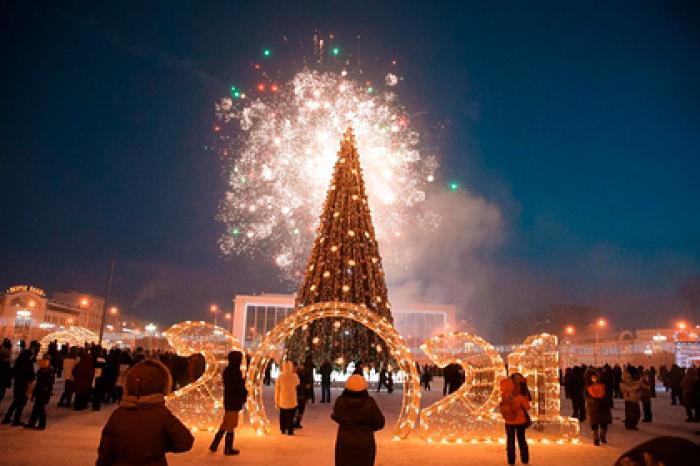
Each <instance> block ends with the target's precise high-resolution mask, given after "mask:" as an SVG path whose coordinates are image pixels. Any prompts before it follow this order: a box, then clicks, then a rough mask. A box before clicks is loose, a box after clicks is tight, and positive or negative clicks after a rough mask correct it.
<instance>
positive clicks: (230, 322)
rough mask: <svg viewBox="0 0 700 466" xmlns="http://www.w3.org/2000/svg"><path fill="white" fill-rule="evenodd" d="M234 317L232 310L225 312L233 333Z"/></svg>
mask: <svg viewBox="0 0 700 466" xmlns="http://www.w3.org/2000/svg"><path fill="white" fill-rule="evenodd" d="M232 317H233V316H232V315H231V313H230V312H227V313H226V314H224V319H226V320H228V321H229V328H230V332H231V333H233V318H232Z"/></svg>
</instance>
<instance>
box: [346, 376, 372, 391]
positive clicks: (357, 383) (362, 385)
mask: <svg viewBox="0 0 700 466" xmlns="http://www.w3.org/2000/svg"><path fill="white" fill-rule="evenodd" d="M345 388H346V389H348V390H349V391H351V392H361V391H363V390H367V381H366V380H365V378H364V377H362V376H361V375H360V374H353V375H351V376H350V377H348V380H347V382H345Z"/></svg>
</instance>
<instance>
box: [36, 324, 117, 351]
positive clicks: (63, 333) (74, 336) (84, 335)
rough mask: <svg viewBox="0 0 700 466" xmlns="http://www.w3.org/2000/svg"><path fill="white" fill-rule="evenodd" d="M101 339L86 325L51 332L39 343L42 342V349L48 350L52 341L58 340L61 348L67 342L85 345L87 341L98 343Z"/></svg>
mask: <svg viewBox="0 0 700 466" xmlns="http://www.w3.org/2000/svg"><path fill="white" fill-rule="evenodd" d="M99 339H100V338H99V337H98V336H97V334H96V333H95V332H93V331H92V330H88V329H86V328H84V327H68V328H66V329H63V330H56V331H55V332H51V333H49V334H48V335H46V336H44V338H42V339H41V340H40V341H39V343H40V344H41V351H42V352H46V351H47V350H48V349H49V344H50V343H51V342H52V341H56V342H57V343H58V345H59V348H60V347H61V346H63V345H66V344H67V345H69V346H85V344H86V343H89V344H91V345H96V344H97V342H98V341H99ZM103 343H104V342H103ZM103 346H104V344H103Z"/></svg>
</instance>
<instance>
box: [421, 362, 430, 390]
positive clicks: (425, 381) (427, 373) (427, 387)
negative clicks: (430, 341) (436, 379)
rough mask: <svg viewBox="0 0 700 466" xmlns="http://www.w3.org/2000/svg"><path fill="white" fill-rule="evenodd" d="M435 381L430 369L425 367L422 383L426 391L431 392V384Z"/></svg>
mask: <svg viewBox="0 0 700 466" xmlns="http://www.w3.org/2000/svg"><path fill="white" fill-rule="evenodd" d="M432 380H433V375H432V374H431V373H430V368H429V367H428V365H427V364H426V365H425V366H424V367H423V372H422V373H421V375H420V382H421V385H423V388H424V389H425V390H426V391H430V382H431V381H432Z"/></svg>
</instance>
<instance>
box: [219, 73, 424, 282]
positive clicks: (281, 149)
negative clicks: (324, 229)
mask: <svg viewBox="0 0 700 466" xmlns="http://www.w3.org/2000/svg"><path fill="white" fill-rule="evenodd" d="M387 76H388V77H387V79H386V84H387V87H386V88H385V89H382V90H379V89H377V88H374V87H372V86H371V85H369V84H367V83H361V82H358V81H356V80H354V79H351V78H350V77H348V76H347V73H345V72H339V73H335V72H318V71H313V70H308V69H305V70H303V71H301V72H299V73H297V74H296V75H295V76H294V77H293V79H292V80H291V81H289V82H287V83H285V84H274V85H270V84H269V83H268V85H267V89H265V88H264V87H263V89H258V91H259V93H258V97H256V98H252V99H251V98H246V96H245V94H243V93H241V91H240V90H238V89H236V88H234V89H232V95H233V98H225V99H222V100H221V101H220V102H219V103H218V104H217V108H216V110H217V116H218V118H219V119H220V121H221V122H222V125H223V126H225V127H227V128H228V129H229V131H228V132H227V131H225V128H222V130H221V132H220V134H221V135H220V139H221V141H222V149H221V151H222V155H223V156H224V158H225V160H227V161H228V162H229V164H228V165H227V167H230V172H229V173H228V184H229V187H228V190H227V192H226V194H225V197H224V198H223V200H222V201H221V205H220V209H219V214H218V219H219V220H220V221H221V222H223V223H224V224H225V225H226V232H225V234H224V235H222V237H221V238H220V240H219V244H220V247H221V250H222V251H223V252H224V253H225V254H248V255H251V256H265V257H270V258H271V259H272V260H274V262H275V263H276V264H277V266H279V268H280V269H281V271H282V272H283V275H284V276H285V277H286V278H294V277H295V276H299V275H300V272H299V271H300V270H301V269H302V268H303V267H304V264H305V261H306V258H307V256H308V252H309V249H310V246H311V244H312V242H313V238H314V235H315V231H316V227H317V223H318V215H319V214H320V212H321V210H322V207H323V201H324V199H325V195H326V191H327V189H328V187H329V181H330V179H331V174H332V169H333V164H334V162H335V158H336V154H337V152H338V149H339V141H340V139H341V136H342V134H343V132H344V131H345V129H346V128H347V127H348V126H352V127H353V129H354V132H355V135H356V140H357V145H358V151H359V153H360V162H361V164H362V168H363V170H364V177H365V183H366V189H367V193H368V198H369V204H370V208H371V211H372V216H373V221H374V225H375V228H376V234H377V238H378V241H379V244H380V246H381V250H382V254H383V256H384V257H385V260H386V261H388V262H392V261H398V260H400V259H399V258H400V254H399V251H398V245H399V244H400V241H397V239H399V238H400V236H401V234H402V231H403V230H404V229H405V228H407V227H408V226H409V225H414V224H415V223H416V222H417V221H418V220H417V218H416V217H417V215H418V211H419V209H418V207H419V206H420V205H421V203H422V202H423V201H424V200H425V196H426V194H425V188H426V185H427V184H428V183H430V182H431V181H433V177H434V172H435V170H436V167H437V164H436V160H435V158H434V157H432V156H425V155H423V154H421V151H420V149H419V135H418V133H417V131H415V130H414V129H412V128H411V124H410V123H411V122H410V117H409V115H408V114H407V113H406V111H405V109H404V108H403V107H402V106H401V105H400V104H399V103H398V102H397V96H396V94H395V93H394V92H393V90H392V88H393V86H394V85H395V84H396V83H397V79H396V77H395V76H393V75H391V76H389V75H387ZM261 86H264V85H261ZM271 86H274V88H272V87H271ZM263 91H265V92H263ZM225 134H226V135H225Z"/></svg>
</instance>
